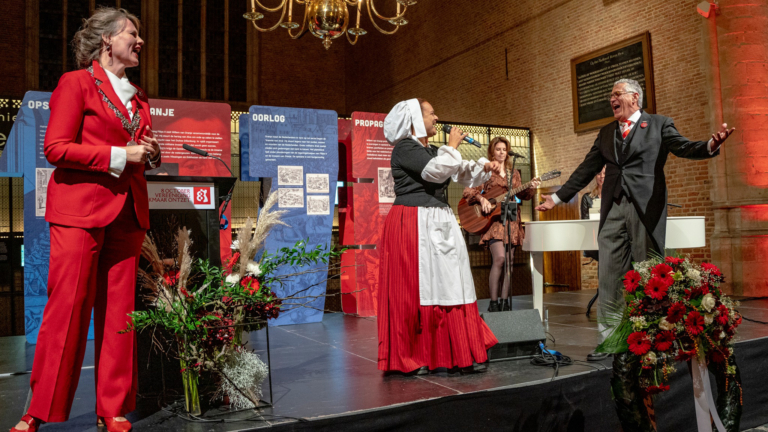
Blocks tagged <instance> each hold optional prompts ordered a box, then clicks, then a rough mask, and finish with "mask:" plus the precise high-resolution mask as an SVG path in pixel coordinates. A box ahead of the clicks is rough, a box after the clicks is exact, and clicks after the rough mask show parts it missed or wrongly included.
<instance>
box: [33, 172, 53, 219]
mask: <svg viewBox="0 0 768 432" xmlns="http://www.w3.org/2000/svg"><path fill="white" fill-rule="evenodd" d="M51 175H53V168H36V169H35V216H37V217H44V216H45V199H46V196H48V181H49V180H50V179H51Z"/></svg>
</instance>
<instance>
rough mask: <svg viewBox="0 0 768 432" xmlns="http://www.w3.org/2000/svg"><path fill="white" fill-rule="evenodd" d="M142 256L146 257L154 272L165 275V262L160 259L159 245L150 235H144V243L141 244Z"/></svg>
mask: <svg viewBox="0 0 768 432" xmlns="http://www.w3.org/2000/svg"><path fill="white" fill-rule="evenodd" d="M141 256H143V257H144V259H146V260H147V261H149V264H150V265H151V266H152V270H153V271H154V272H155V273H157V274H160V275H161V274H163V272H164V270H165V269H164V268H163V260H162V259H160V253H158V252H157V245H155V241H154V240H153V239H152V237H150V235H149V234H146V235H144V242H143V243H142V244H141Z"/></svg>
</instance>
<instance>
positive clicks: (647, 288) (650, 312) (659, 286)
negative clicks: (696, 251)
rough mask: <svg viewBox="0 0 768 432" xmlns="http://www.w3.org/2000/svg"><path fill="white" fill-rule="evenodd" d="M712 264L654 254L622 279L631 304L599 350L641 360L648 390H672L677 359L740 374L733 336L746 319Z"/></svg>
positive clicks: (618, 314) (642, 383) (622, 310)
mask: <svg viewBox="0 0 768 432" xmlns="http://www.w3.org/2000/svg"><path fill="white" fill-rule="evenodd" d="M723 280H724V278H723V275H722V273H721V272H720V270H719V269H718V268H717V267H716V266H715V265H713V264H708V263H703V264H701V265H697V264H694V263H693V262H691V261H690V259H688V258H678V257H665V258H662V257H660V256H655V257H651V258H650V259H648V260H646V261H643V262H641V263H635V264H634V270H630V271H629V272H627V273H626V275H625V276H624V278H623V284H624V290H625V292H624V300H625V301H626V303H625V304H624V305H622V307H621V308H619V309H618V310H617V311H616V313H615V314H613V316H612V317H611V318H612V321H613V324H614V325H615V327H614V331H613V333H611V335H610V336H609V337H608V338H606V340H605V342H603V343H602V344H601V345H600V346H598V348H597V351H599V352H608V353H623V352H627V354H628V355H629V357H630V361H633V360H632V357H634V361H637V362H638V363H639V364H640V365H641V370H640V371H639V378H638V383H639V387H640V389H641V391H643V392H644V393H645V394H647V395H652V394H656V393H660V392H663V391H666V390H668V389H669V385H668V384H667V381H668V377H669V375H670V374H671V373H672V372H674V371H675V365H674V364H675V362H677V361H687V360H691V359H693V358H697V359H698V360H699V361H701V362H702V363H704V364H707V363H709V364H712V363H714V364H715V365H716V366H717V367H718V368H719V369H720V370H722V371H723V372H724V373H725V374H726V375H727V376H734V375H735V374H736V366H735V364H731V363H729V361H730V360H729V359H732V358H733V357H732V356H733V337H734V335H735V334H736V328H737V327H738V326H739V324H741V321H742V318H741V315H740V314H739V313H738V312H737V311H736V309H735V308H736V307H737V306H738V304H737V303H736V302H734V301H733V300H731V298H730V297H728V296H727V295H725V294H724V293H723V292H722V291H721V289H720V284H721V283H722V282H723Z"/></svg>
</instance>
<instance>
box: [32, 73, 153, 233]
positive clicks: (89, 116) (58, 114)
mask: <svg viewBox="0 0 768 432" xmlns="http://www.w3.org/2000/svg"><path fill="white" fill-rule="evenodd" d="M94 78H96V79H98V80H99V81H101V84H100V85H99V86H97V85H96V81H95V80H94ZM99 88H101V90H102V91H103V92H104V94H105V95H106V96H107V97H108V98H109V100H110V101H112V102H113V103H114V104H115V106H116V107H118V108H119V109H120V111H121V112H122V114H123V115H124V116H125V118H130V117H129V115H128V111H127V110H126V109H125V107H124V106H123V104H122V103H121V102H120V99H119V98H118V97H117V94H115V91H114V90H113V89H112V85H111V84H110V82H109V78H108V77H107V73H106V72H105V71H104V69H102V68H101V66H99V64H98V63H97V62H95V61H94V62H93V77H91V74H90V73H89V72H88V70H86V69H81V70H78V71H73V72H68V73H65V74H64V75H62V76H61V79H60V80H59V85H58V86H57V87H56V90H54V92H53V95H52V96H51V102H50V109H51V117H50V121H49V122H48V129H47V131H46V133H45V158H46V159H47V160H48V162H50V163H51V164H52V165H54V166H56V169H55V170H54V171H53V176H51V179H50V182H49V183H48V201H47V203H46V209H45V220H46V221H48V222H50V223H53V224H58V225H65V226H71V227H78V228H101V227H105V226H107V225H109V224H110V223H111V222H112V221H114V220H115V218H116V217H117V215H118V213H120V210H121V209H122V208H123V205H124V204H125V200H126V198H127V197H128V192H129V191H130V192H131V195H132V196H133V202H134V209H135V211H136V218H137V219H138V221H139V225H140V226H141V227H142V228H145V229H148V228H149V201H148V198H147V181H146V180H145V179H144V171H145V170H148V169H151V168H150V166H149V164H144V165H138V164H132V163H126V164H125V170H124V171H123V173H122V174H121V175H120V177H114V176H113V175H112V174H110V173H109V162H110V159H111V157H112V147H113V146H118V147H124V146H125V145H126V143H128V141H130V140H131V138H132V137H131V136H130V134H129V133H128V132H127V131H126V130H125V129H123V126H122V123H121V122H120V120H119V119H118V118H117V116H116V115H115V113H114V111H112V109H110V108H109V106H108V105H107V103H106V102H105V101H104V100H103V98H102V96H101V94H100V93H99V91H98V90H99ZM136 88H137V89H138V92H137V93H136V96H134V98H133V100H132V102H131V103H132V104H133V105H134V107H136V106H138V110H139V112H140V113H141V123H140V124H139V129H138V131H137V132H136V136H135V139H136V141H137V142H138V140H139V138H140V137H142V136H143V135H144V133H145V132H146V129H147V127H151V126H152V117H151V116H150V112H149V103H148V102H147V95H146V93H144V92H143V91H142V90H141V89H139V88H138V87H136Z"/></svg>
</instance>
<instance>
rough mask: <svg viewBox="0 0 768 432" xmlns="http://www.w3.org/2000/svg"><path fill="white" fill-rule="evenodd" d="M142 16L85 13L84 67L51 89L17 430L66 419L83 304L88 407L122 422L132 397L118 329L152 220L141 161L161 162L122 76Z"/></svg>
mask: <svg viewBox="0 0 768 432" xmlns="http://www.w3.org/2000/svg"><path fill="white" fill-rule="evenodd" d="M138 28H139V20H138V19H137V18H136V17H135V16H134V15H131V14H130V13H128V12H127V11H126V10H124V9H113V8H102V9H98V10H97V11H96V12H95V13H94V14H93V16H91V17H90V18H89V19H88V20H85V21H84V22H83V26H82V28H81V29H80V31H78V32H77V34H75V38H74V40H73V43H72V45H73V47H74V51H75V57H76V59H77V62H78V64H79V66H80V68H81V69H80V70H77V71H74V72H69V73H66V74H64V75H63V76H62V77H61V79H60V80H59V85H58V86H57V87H56V90H55V91H54V92H53V95H52V96H51V102H50V108H51V116H50V121H49V124H48V129H47V131H46V135H45V157H46V159H47V160H48V162H50V163H51V164H53V165H55V166H56V169H55V170H54V172H53V176H52V177H51V180H50V183H49V184H48V197H47V203H46V214H45V220H46V221H48V222H49V223H50V235H51V254H50V267H49V273H48V303H47V305H46V306H45V312H44V313H43V322H42V325H41V327H40V331H39V334H38V341H37V347H36V350H35V361H34V364H33V367H32V378H31V383H30V384H31V387H32V402H31V405H30V407H29V411H28V413H27V414H26V415H25V416H24V417H22V420H21V422H19V424H17V425H16V427H14V428H13V429H11V431H12V432H14V431H36V430H37V429H38V428H39V426H40V424H42V423H45V422H63V421H66V420H67V419H68V417H69V411H70V408H71V407H72V400H73V398H74V395H75V390H76V388H77V384H78V380H79V378H80V369H81V367H82V363H83V356H84V355H85V344H86V339H87V336H88V326H89V323H90V320H91V311H92V310H93V311H94V314H93V318H94V330H95V331H94V348H95V357H96V358H95V380H96V414H97V416H98V420H97V422H98V424H99V425H104V426H106V428H107V430H108V431H129V430H131V424H130V422H128V420H126V419H125V418H124V417H123V416H124V415H125V414H127V413H128V412H131V411H133V410H134V406H135V402H136V401H135V399H136V380H137V374H136V371H137V369H136V367H137V366H136V365H137V362H136V344H135V335H134V334H133V333H126V334H118V332H119V331H120V330H123V329H125V328H126V326H127V322H128V321H129V320H130V318H129V317H128V316H127V314H128V313H130V312H132V311H133V310H134V291H135V285H136V270H137V267H138V260H139V253H140V249H141V243H142V240H143V238H144V234H145V232H146V230H147V229H148V228H149V210H148V207H149V205H148V200H147V184H146V180H145V179H144V171H145V170H148V169H152V168H154V167H156V166H158V164H159V163H160V148H159V146H158V143H157V140H156V139H155V138H154V137H153V134H152V130H151V129H150V126H151V117H150V112H149V105H148V104H147V96H146V94H145V93H144V92H143V91H142V90H141V89H139V88H138V87H136V86H134V85H133V84H131V83H130V82H129V81H128V79H127V78H126V77H125V69H126V68H128V67H135V66H138V64H139V57H138V56H139V52H140V51H141V47H142V46H143V44H144V41H143V40H142V39H141V38H140V37H139V34H138Z"/></svg>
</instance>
